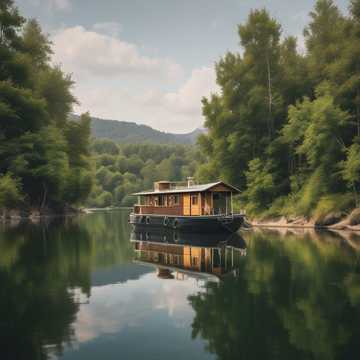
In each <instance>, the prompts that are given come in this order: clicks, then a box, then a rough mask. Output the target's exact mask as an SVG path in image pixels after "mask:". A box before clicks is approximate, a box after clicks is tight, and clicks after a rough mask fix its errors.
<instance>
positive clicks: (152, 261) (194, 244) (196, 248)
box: [130, 230, 247, 280]
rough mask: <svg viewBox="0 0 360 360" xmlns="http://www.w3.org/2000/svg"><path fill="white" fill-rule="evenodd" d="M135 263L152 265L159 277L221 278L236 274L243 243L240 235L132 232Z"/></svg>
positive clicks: (174, 231) (244, 249) (244, 248)
mask: <svg viewBox="0 0 360 360" xmlns="http://www.w3.org/2000/svg"><path fill="white" fill-rule="evenodd" d="M130 239H131V243H132V245H133V249H134V252H135V262H136V263H140V264H146V265H153V266H154V267H156V268H157V270H158V276H159V277H162V278H163V277H165V278H167V279H174V278H175V279H182V278H183V277H184V276H191V277H192V276H195V277H198V276H205V277H214V276H215V278H213V279H214V280H217V279H216V278H221V277H222V276H223V275H226V274H229V273H231V272H233V273H234V272H236V271H237V270H238V268H239V263H240V261H241V258H242V257H244V256H246V253H247V252H246V243H245V241H244V239H243V238H241V237H240V235H239V234H237V233H233V234H226V233H222V234H214V233H210V234H204V233H197V234H194V233H178V232H177V231H176V230H157V231H155V230H149V231H139V230H137V231H133V232H132V233H131V237H130Z"/></svg>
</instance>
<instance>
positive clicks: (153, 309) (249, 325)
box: [0, 211, 360, 360]
mask: <svg viewBox="0 0 360 360" xmlns="http://www.w3.org/2000/svg"><path fill="white" fill-rule="evenodd" d="M127 215H128V213H127V212H126V211H116V212H111V213H96V214H90V215H86V216H81V217H77V218H68V219H65V220H60V219H58V220H56V221H52V222H50V223H48V224H42V225H40V224H38V225H34V224H32V225H31V224H27V225H26V224H24V225H11V226H10V225H7V226H3V227H1V228H0V359H2V360H7V359H9V360H10V359H11V360H17V359H20V360H22V359H26V360H32V359H89V360H91V359H104V360H105V359H109V360H112V359H171V360H175V359H224V360H225V359H226V360H228V359H346V360H347V359H359V358H360V235H355V234H351V233H343V234H334V233H330V232H322V233H319V232H314V231H306V232H305V231H297V232H294V231H289V230H283V231H276V230H271V231H270V230H262V231H260V230H256V231H255V230H252V231H242V232H240V235H241V238H239V237H237V238H235V239H234V238H231V239H225V238H223V237H219V238H218V239H217V238H216V236H215V235H211V236H209V238H204V237H201V236H200V237H199V236H191V235H181V236H178V235H177V234H166V235H163V234H160V235H159V234H155V235H152V234H147V233H143V232H140V233H132V234H131V233H130V232H131V229H130V227H129V225H128V223H127Z"/></svg>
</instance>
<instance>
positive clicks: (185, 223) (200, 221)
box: [129, 213, 244, 233]
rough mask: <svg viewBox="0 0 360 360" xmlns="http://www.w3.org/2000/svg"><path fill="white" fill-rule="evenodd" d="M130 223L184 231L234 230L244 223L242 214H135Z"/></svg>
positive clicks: (143, 226)
mask: <svg viewBox="0 0 360 360" xmlns="http://www.w3.org/2000/svg"><path fill="white" fill-rule="evenodd" d="M129 222H130V224H133V225H135V226H136V227H140V228H145V229H146V228H165V229H174V230H178V231H184V232H193V233H196V232H208V233H211V232H231V233H233V232H236V231H237V230H239V228H240V227H241V225H242V224H243V223H244V216H243V215H209V216H174V215H155V214H148V215H146V214H135V213H131V214H130V216H129Z"/></svg>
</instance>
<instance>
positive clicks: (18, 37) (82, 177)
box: [0, 0, 92, 211]
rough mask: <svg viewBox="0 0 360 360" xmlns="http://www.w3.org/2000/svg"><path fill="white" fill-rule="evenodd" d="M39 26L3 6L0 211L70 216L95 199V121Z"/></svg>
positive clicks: (8, 1)
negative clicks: (75, 110) (76, 108)
mask: <svg viewBox="0 0 360 360" xmlns="http://www.w3.org/2000/svg"><path fill="white" fill-rule="evenodd" d="M51 54H52V50H51V43H50V41H49V39H48V37H47V36H46V35H45V34H44V33H43V32H42V31H41V28H40V26H39V24H38V23H37V22H36V21H35V20H29V21H26V20H25V19H24V18H23V17H22V16H20V14H19V12H18V10H17V8H16V7H14V4H13V1H12V0H1V1H0V59H1V62H0V208H14V207H17V206H18V207H19V208H22V209H30V208H36V209H40V211H46V209H50V208H51V209H64V207H66V206H69V205H70V206H71V205H76V204H79V203H82V202H83V201H84V200H85V199H86V198H87V196H88V194H89V193H90V191H91V186H92V169H91V161H90V153H89V142H90V118H89V116H88V115H87V114H84V115H82V116H81V118H80V120H79V121H70V120H68V117H69V114H70V112H71V110H72V105H73V104H74V103H75V102H76V100H75V98H74V96H73V95H72V93H71V87H72V85H73V82H72V80H71V77H70V76H69V75H67V74H64V73H63V72H62V70H61V69H60V67H58V66H54V65H52V64H51V61H50V60H51Z"/></svg>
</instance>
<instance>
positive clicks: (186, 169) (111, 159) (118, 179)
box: [87, 139, 202, 207]
mask: <svg viewBox="0 0 360 360" xmlns="http://www.w3.org/2000/svg"><path fill="white" fill-rule="evenodd" d="M91 153H92V154H93V159H94V162H95V168H96V174H95V185H94V187H93V190H92V193H91V195H90V197H89V199H88V201H87V206H90V207H106V206H131V205H132V204H133V203H134V197H133V196H131V195H130V194H131V193H133V192H135V191H140V190H144V189H151V188H152V186H153V182H154V181H157V180H159V179H168V180H171V181H181V180H182V179H186V177H188V176H191V175H192V174H194V173H195V171H196V168H197V166H198V162H200V161H201V159H202V155H201V153H200V152H199V150H198V149H197V148H195V147H193V146H185V145H155V144H123V145H119V144H116V143H115V142H113V141H110V140H105V139H103V140H95V141H93V142H92V144H91Z"/></svg>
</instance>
